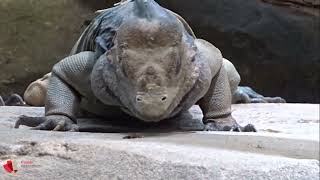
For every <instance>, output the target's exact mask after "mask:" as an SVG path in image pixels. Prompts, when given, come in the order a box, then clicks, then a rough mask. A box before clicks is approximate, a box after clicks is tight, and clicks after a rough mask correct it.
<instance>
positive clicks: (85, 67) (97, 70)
mask: <svg viewBox="0 0 320 180" xmlns="http://www.w3.org/2000/svg"><path fill="white" fill-rule="evenodd" d="M48 76H50V81H49V84H48V87H46V86H45V89H46V88H47V89H46V90H47V94H46V101H45V111H46V114H45V118H44V119H43V120H42V122H43V123H41V124H40V125H38V126H37V127H35V128H34V129H40V130H60V131H76V130H78V127H77V125H76V119H77V115H78V114H79V112H80V111H81V112H82V111H85V112H89V113H90V114H95V115H98V116H105V117H110V114H112V115H113V116H116V115H117V114H118V113H119V114H120V113H121V112H125V113H126V114H127V115H128V116H131V117H135V118H138V119H140V120H141V121H145V122H158V121H161V120H164V119H168V118H172V117H174V116H176V115H178V114H179V113H181V112H183V111H186V110H188V109H189V108H190V107H191V106H192V105H195V104H198V105H199V106H200V108H201V110H202V111H203V115H204V119H203V122H204V123H205V124H206V126H205V130H217V131H222V130H227V131H229V130H235V131H255V128H254V127H253V126H252V125H248V126H246V127H240V126H239V125H238V124H237V122H236V121H235V120H234V119H233V118H232V116H231V102H232V99H234V100H235V99H239V98H240V99H244V100H245V101H252V99H251V97H258V99H256V100H257V101H282V100H281V99H279V98H276V99H272V98H271V99H268V98H263V97H260V96H258V95H253V96H251V95H250V94H252V93H253V92H252V91H250V90H246V89H244V90H245V91H244V92H241V89H238V84H239V82H240V76H239V74H238V73H237V71H236V69H235V68H234V66H233V65H232V63H231V62H229V61H228V60H226V59H224V58H223V57H222V55H221V52H220V51H219V50H218V49H217V48H216V47H214V46H213V45H212V44H210V43H209V42H207V41H205V40H202V39H197V38H195V36H194V35H193V32H192V30H191V28H190V27H189V26H188V25H187V24H186V22H185V21H184V20H183V19H182V18H181V17H180V16H178V15H176V14H175V13H173V12H171V11H169V10H167V9H165V8H163V7H161V6H159V5H158V4H157V3H156V2H155V1H153V0H134V1H132V2H127V3H125V4H123V5H119V6H116V7H114V8H110V9H107V10H105V11H103V12H102V14H100V15H99V16H98V17H97V18H96V19H95V20H94V21H93V22H92V23H91V24H90V25H89V26H88V27H87V29H86V30H85V31H84V33H83V34H82V35H81V37H80V39H79V40H78V42H77V43H76V45H75V46H74V48H73V50H72V52H71V56H69V57H67V58H65V59H63V60H62V61H60V62H59V63H57V64H56V65H55V66H54V67H53V70H52V73H51V75H50V74H49V75H48ZM31 86H32V85H31ZM28 89H29V95H28V90H27V92H26V93H27V96H29V97H31V96H32V95H30V94H32V92H31V93H30V91H31V90H30V89H33V88H32V87H30V88H28ZM233 96H234V97H233ZM250 96H251V97H250ZM25 97H26V95H25ZM25 99H26V101H27V102H28V100H27V99H28V97H27V98H25ZM40 103H41V101H40ZM29 120H30V118H29ZM29 120H28V118H27V120H24V119H23V118H22V119H20V120H19V124H26V125H28V121H29ZM19 124H18V125H19Z"/></svg>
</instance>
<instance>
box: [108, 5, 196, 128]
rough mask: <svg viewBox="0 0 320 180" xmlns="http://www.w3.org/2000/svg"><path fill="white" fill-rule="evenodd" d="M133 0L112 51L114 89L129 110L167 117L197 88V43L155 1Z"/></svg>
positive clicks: (145, 117)
mask: <svg viewBox="0 0 320 180" xmlns="http://www.w3.org/2000/svg"><path fill="white" fill-rule="evenodd" d="M134 2H135V3H134V6H135V8H134V12H133V13H132V14H131V16H129V17H126V18H124V21H123V23H122V25H121V26H120V28H119V29H118V30H117V33H116V36H115V39H114V46H113V48H112V49H111V50H110V51H109V52H108V53H107V61H108V63H110V64H109V65H110V66H113V67H115V71H114V72H115V76H116V78H117V81H118V82H117V85H116V86H117V87H114V86H113V87H110V88H111V89H113V92H114V93H115V94H116V96H117V97H119V98H120V100H121V101H122V103H123V104H125V105H126V109H127V111H128V112H129V113H130V114H132V115H134V116H136V117H138V118H139V119H141V120H144V121H150V122H155V121H160V120H162V119H166V118H168V117H169V116H170V114H172V112H173V111H174V109H175V108H177V106H178V105H179V103H180V102H181V100H182V98H183V97H184V96H185V95H186V94H187V93H188V92H189V91H190V89H191V88H192V87H193V85H194V83H195V81H196V79H197V77H198V72H197V68H196V66H195V65H194V63H193V60H194V56H195V54H196V48H195V47H194V45H193V38H192V37H191V36H190V35H188V33H186V31H185V29H184V27H183V25H182V23H181V22H180V21H179V20H178V19H177V18H176V17H175V16H174V15H171V14H170V13H168V12H167V11H166V10H165V9H163V8H162V7H160V6H159V5H158V4H157V3H155V2H154V1H153V0H148V1H145V0H140V1H138V0H136V1H134ZM106 76H109V75H108V74H106ZM105 79H110V78H109V77H105Z"/></svg>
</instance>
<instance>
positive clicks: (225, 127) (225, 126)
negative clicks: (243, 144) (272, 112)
mask: <svg viewBox="0 0 320 180" xmlns="http://www.w3.org/2000/svg"><path fill="white" fill-rule="evenodd" d="M204 131H233V132H257V130H256V128H255V127H254V126H253V125H252V124H247V125H246V126H244V127H241V126H240V125H239V124H238V123H236V122H234V123H233V124H230V123H229V122H228V123H223V122H220V123H218V122H208V123H206V125H205V128H204Z"/></svg>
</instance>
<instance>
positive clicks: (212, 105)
mask: <svg viewBox="0 0 320 180" xmlns="http://www.w3.org/2000/svg"><path fill="white" fill-rule="evenodd" d="M231 98H232V96H231V90H230V85H229V80H228V77H227V72H226V70H225V69H224V68H223V67H222V68H221V69H220V70H219V72H218V73H217V75H216V76H215V77H214V78H213V80H212V82H211V85H210V88H209V90H208V92H207V93H206V95H205V96H204V97H203V98H202V99H201V100H200V101H199V103H198V104H199V106H200V108H201V110H202V112H203V116H204V117H203V123H204V124H205V129H204V130H206V131H244V132H256V129H255V128H254V126H253V125H251V124H248V125H246V126H245V127H241V126H240V125H239V124H238V123H237V122H236V120H235V119H234V118H233V117H232V116H231Z"/></svg>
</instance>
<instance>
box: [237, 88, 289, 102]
mask: <svg viewBox="0 0 320 180" xmlns="http://www.w3.org/2000/svg"><path fill="white" fill-rule="evenodd" d="M232 101H233V103H286V100H285V99H283V98H281V97H264V96H262V95H261V94H258V93H257V92H255V91H254V90H253V89H251V88H250V87H244V86H240V87H238V89H237V90H236V92H235V93H234V95H233V97H232Z"/></svg>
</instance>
